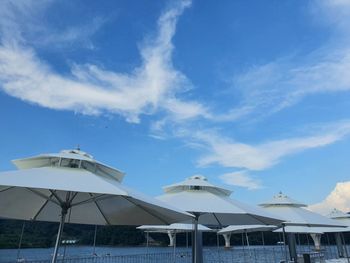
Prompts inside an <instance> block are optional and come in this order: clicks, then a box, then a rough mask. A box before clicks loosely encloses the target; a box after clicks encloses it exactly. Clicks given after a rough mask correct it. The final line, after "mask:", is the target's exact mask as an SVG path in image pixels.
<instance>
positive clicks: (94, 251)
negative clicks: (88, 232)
mask: <svg viewBox="0 0 350 263" xmlns="http://www.w3.org/2000/svg"><path fill="white" fill-rule="evenodd" d="M96 237H97V225H95V233H94V244H93V246H94V250H93V252H92V254H93V255H94V256H96Z"/></svg>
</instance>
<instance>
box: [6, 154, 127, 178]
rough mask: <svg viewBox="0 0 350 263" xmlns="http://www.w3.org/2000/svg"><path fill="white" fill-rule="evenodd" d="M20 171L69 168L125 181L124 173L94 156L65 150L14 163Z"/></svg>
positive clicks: (14, 161) (18, 160)
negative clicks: (78, 168) (41, 168)
mask: <svg viewBox="0 0 350 263" xmlns="http://www.w3.org/2000/svg"><path fill="white" fill-rule="evenodd" d="M12 162H13V163H14V164H15V165H16V167H17V168H18V169H29V168H39V167H48V166H50V167H58V166H59V167H69V168H77V167H80V168H83V169H85V170H88V171H90V172H93V173H94V174H97V175H102V176H108V177H113V178H115V179H116V180H118V181H119V182H121V181H122V180H123V177H124V173H123V172H121V171H119V170H117V169H115V168H113V167H110V166H108V165H106V164H103V163H101V162H99V161H96V160H95V159H94V158H93V156H92V155H90V154H88V153H86V152H83V151H81V150H63V151H61V152H59V153H45V154H40V155H37V156H33V157H28V158H24V159H17V160H13V161H12Z"/></svg>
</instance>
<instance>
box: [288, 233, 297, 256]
mask: <svg viewBox="0 0 350 263" xmlns="http://www.w3.org/2000/svg"><path fill="white" fill-rule="evenodd" d="M295 244H296V242H295V234H294V233H288V248H289V255H290V259H291V261H293V262H297V261H298V256H297V250H296V246H295Z"/></svg>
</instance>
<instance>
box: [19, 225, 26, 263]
mask: <svg viewBox="0 0 350 263" xmlns="http://www.w3.org/2000/svg"><path fill="white" fill-rule="evenodd" d="M24 227H25V221H23V224H22V231H21V236H20V238H19V243H18V250H17V261H18V260H19V256H20V254H21V247H22V239H23V233H24Z"/></svg>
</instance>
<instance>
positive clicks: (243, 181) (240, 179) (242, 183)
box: [219, 171, 262, 190]
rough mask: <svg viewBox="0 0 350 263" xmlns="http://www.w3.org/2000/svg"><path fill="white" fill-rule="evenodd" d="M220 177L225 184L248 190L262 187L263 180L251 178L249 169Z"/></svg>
mask: <svg viewBox="0 0 350 263" xmlns="http://www.w3.org/2000/svg"><path fill="white" fill-rule="evenodd" d="M219 178H220V179H221V180H222V181H223V182H224V183H225V184H228V185H234V186H239V187H244V188H247V189H248V190H256V189H260V188H262V185H261V181H260V180H256V179H253V178H251V177H250V175H249V174H248V172H247V171H236V172H231V173H225V174H223V175H221V176H219Z"/></svg>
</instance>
